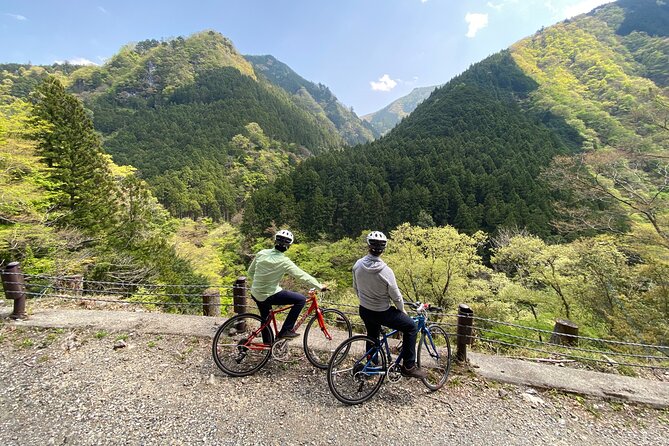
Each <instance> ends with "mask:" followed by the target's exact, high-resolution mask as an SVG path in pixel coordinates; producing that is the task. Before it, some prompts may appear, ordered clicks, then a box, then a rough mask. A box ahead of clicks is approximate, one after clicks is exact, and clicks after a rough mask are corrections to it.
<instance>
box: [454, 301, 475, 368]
mask: <svg viewBox="0 0 669 446" xmlns="http://www.w3.org/2000/svg"><path fill="white" fill-rule="evenodd" d="M473 317H474V311H473V310H472V309H471V308H469V306H468V305H465V304H460V305H458V332H457V338H458V343H457V352H456V355H455V357H456V359H457V360H458V361H460V362H465V361H467V344H471V343H472V337H471V336H472V324H473V323H474V319H473Z"/></svg>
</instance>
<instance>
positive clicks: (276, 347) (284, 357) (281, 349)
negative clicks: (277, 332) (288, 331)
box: [272, 339, 293, 362]
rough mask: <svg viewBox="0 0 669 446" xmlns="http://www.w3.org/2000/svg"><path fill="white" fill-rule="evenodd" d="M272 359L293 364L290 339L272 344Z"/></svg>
mask: <svg viewBox="0 0 669 446" xmlns="http://www.w3.org/2000/svg"><path fill="white" fill-rule="evenodd" d="M272 357H273V358H274V359H276V360H277V361H281V362H291V361H292V360H293V358H292V357H291V355H290V345H289V343H288V339H279V340H278V341H276V342H275V343H274V344H272Z"/></svg>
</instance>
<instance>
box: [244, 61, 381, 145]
mask: <svg viewBox="0 0 669 446" xmlns="http://www.w3.org/2000/svg"><path fill="white" fill-rule="evenodd" d="M244 58H245V59H246V60H248V61H249V62H250V63H251V65H253V68H254V69H255V72H256V73H259V74H260V75H262V76H264V77H265V78H267V80H269V81H270V82H271V83H273V84H274V85H277V86H279V87H281V88H282V89H283V90H285V91H286V92H287V93H288V94H290V95H291V96H292V97H293V98H294V100H295V102H296V103H297V104H299V105H300V106H301V107H302V108H304V109H306V110H310V111H311V112H312V113H313V114H314V115H316V116H317V117H318V118H319V120H320V122H321V123H322V125H323V126H324V127H330V128H332V129H333V130H336V131H337V132H338V133H339V134H340V135H341V136H342V138H344V141H346V143H347V144H348V145H355V144H361V143H365V142H369V141H372V140H374V139H376V138H378V137H379V136H380V134H379V133H378V132H377V131H376V129H375V128H374V127H373V126H371V125H369V124H368V123H367V122H365V121H363V120H361V119H360V118H358V116H357V115H356V114H355V113H354V112H353V110H351V109H349V108H346V107H345V106H344V105H342V104H341V103H340V102H339V100H338V99H337V97H336V96H335V95H333V94H332V92H331V91H330V89H329V88H328V87H327V86H325V85H323V84H314V83H313V82H310V81H307V80H306V79H304V78H302V77H301V76H299V75H298V74H297V73H295V72H294V71H293V70H292V69H291V68H290V67H289V66H288V65H286V64H284V63H282V62H280V61H278V60H277V59H276V58H274V57H272V56H269V55H267V56H244Z"/></svg>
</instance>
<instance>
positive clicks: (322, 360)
mask: <svg viewBox="0 0 669 446" xmlns="http://www.w3.org/2000/svg"><path fill="white" fill-rule="evenodd" d="M322 314H323V324H324V326H323V327H321V326H320V324H319V323H318V315H314V317H312V318H311V320H310V321H309V323H307V328H306V329H305V330H304V338H303V340H302V344H303V345H304V354H305V355H306V356H307V359H308V360H309V362H310V363H312V364H313V365H314V366H315V367H318V368H319V369H327V368H328V363H329V362H330V357H331V356H332V352H334V350H335V348H337V346H338V345H339V344H340V343H341V342H342V341H344V340H346V339H348V338H350V337H351V335H352V334H353V329H352V328H351V321H349V320H348V318H347V317H346V315H344V313H342V312H341V311H339V310H335V309H333V308H326V309H323V310H322ZM319 329H320V333H318V331H317V330H319ZM328 336H329V337H330V339H328Z"/></svg>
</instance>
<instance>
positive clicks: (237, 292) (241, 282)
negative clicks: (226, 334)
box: [232, 276, 246, 331]
mask: <svg viewBox="0 0 669 446" xmlns="http://www.w3.org/2000/svg"><path fill="white" fill-rule="evenodd" d="M232 302H233V304H234V311H235V314H241V313H246V277H243V276H242V277H238V278H237V280H235V285H234V286H233V287H232ZM235 328H236V329H237V330H239V331H244V330H246V327H245V326H244V323H243V322H241V323H240V325H239V326H238V327H235Z"/></svg>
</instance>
